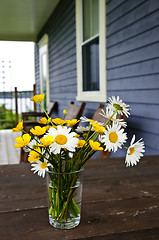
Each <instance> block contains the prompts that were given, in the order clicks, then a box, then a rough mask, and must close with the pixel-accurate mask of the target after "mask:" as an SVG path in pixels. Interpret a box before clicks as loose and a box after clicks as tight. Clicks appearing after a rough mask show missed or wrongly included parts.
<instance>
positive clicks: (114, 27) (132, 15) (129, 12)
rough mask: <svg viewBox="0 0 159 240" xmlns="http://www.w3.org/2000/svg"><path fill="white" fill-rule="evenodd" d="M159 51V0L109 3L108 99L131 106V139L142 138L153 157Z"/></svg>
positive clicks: (157, 146) (158, 130)
mask: <svg viewBox="0 0 159 240" xmlns="http://www.w3.org/2000/svg"><path fill="white" fill-rule="evenodd" d="M158 49H159V2H158V1H157V0H152V1H150V0H148V1H146V0H133V1H130V0H129V1H124V0H122V1H118V0H112V1H107V88H108V96H112V95H119V96H120V97H121V98H122V99H123V100H124V101H125V102H126V103H128V104H130V107H131V115H130V117H129V118H128V128H127V129H128V136H129V138H131V137H132V134H133V133H135V134H136V135H137V139H139V138H141V137H143V139H144V142H145V145H146V154H150V155H153V154H158V153H159V141H158V139H159V127H158V123H159V111H158V109H159V67H158V66H159V51H158ZM119 154H122V153H119ZM112 156H113V154H112Z"/></svg>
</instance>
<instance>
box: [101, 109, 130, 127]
mask: <svg viewBox="0 0 159 240" xmlns="http://www.w3.org/2000/svg"><path fill="white" fill-rule="evenodd" d="M101 111H102V113H99V114H100V115H101V116H103V117H105V118H106V119H107V120H108V119H110V120H111V121H112V122H113V121H114V122H116V123H118V124H119V125H120V126H121V127H126V126H127V123H126V122H124V120H123V119H119V118H117V113H115V114H114V115H113V112H114V111H113V110H112V109H110V108H109V107H106V109H105V111H104V110H103V109H101ZM112 115H113V117H112Z"/></svg>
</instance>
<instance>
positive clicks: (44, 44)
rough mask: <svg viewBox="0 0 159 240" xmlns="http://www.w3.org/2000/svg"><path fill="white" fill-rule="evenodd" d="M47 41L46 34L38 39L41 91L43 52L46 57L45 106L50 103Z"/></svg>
mask: <svg viewBox="0 0 159 240" xmlns="http://www.w3.org/2000/svg"><path fill="white" fill-rule="evenodd" d="M48 43H49V38H48V35H47V34H45V35H44V36H43V37H42V38H41V40H40V41H39V43H38V45H39V68H40V91H41V93H42V76H41V65H42V64H41V55H42V54H43V53H46V58H47V79H46V89H47V99H46V104H47V106H48V105H49V103H50V91H49V51H48Z"/></svg>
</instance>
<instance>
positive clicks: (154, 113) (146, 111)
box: [129, 102, 159, 121]
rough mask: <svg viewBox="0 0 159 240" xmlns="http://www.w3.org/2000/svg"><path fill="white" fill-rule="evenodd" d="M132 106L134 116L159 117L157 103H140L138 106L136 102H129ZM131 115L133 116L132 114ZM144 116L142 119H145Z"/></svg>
mask: <svg viewBox="0 0 159 240" xmlns="http://www.w3.org/2000/svg"><path fill="white" fill-rule="evenodd" d="M129 103H130V106H131V115H134V116H140V117H143V118H145V117H147V116H149V117H150V118H151V117H153V119H159V111H158V105H157V104H146V107H145V104H144V103H141V104H140V103H139V104H138V105H137V106H138V107H136V104H135V103H132V102H129ZM130 117H131V116H130ZM143 118H142V120H141V121H143Z"/></svg>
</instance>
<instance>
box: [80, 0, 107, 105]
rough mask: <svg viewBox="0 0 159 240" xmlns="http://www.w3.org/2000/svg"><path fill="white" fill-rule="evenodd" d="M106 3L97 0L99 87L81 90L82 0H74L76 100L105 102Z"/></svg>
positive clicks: (103, 0)
mask: <svg viewBox="0 0 159 240" xmlns="http://www.w3.org/2000/svg"><path fill="white" fill-rule="evenodd" d="M105 5H106V3H105V0H99V13H100V14H99V75H100V80H99V87H100V88H99V89H100V91H89V92H86V91H82V84H83V81H82V42H83V40H82V39H83V23H82V0H76V54H77V97H76V99H77V100H78V101H91V102H105V101H106V100H107V82H106V15H105V14H106V9H105V8H106V6H105Z"/></svg>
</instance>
